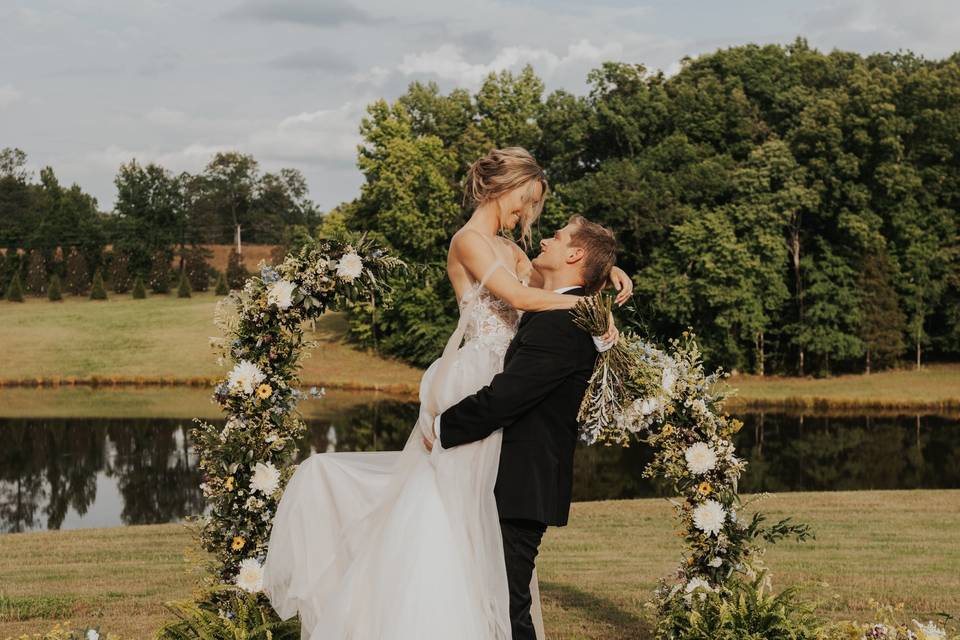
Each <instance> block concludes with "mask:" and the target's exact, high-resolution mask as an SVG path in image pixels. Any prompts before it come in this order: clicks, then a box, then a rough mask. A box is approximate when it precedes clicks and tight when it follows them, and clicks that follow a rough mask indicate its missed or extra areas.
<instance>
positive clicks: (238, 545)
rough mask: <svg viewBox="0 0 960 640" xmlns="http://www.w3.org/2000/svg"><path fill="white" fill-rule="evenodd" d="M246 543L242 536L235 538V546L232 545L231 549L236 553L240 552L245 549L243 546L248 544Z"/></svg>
mask: <svg viewBox="0 0 960 640" xmlns="http://www.w3.org/2000/svg"><path fill="white" fill-rule="evenodd" d="M246 542H247V541H246V540H244V539H243V537H242V536H234V538H233V544H231V545H230V548H231V549H233V550H234V551H240V549H243V545H244V544H246Z"/></svg>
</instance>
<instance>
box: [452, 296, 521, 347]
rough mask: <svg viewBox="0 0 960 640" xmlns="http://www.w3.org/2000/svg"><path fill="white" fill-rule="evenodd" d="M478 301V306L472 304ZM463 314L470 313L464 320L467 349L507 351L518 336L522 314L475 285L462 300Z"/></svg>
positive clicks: (461, 309)
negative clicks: (478, 348)
mask: <svg viewBox="0 0 960 640" xmlns="http://www.w3.org/2000/svg"><path fill="white" fill-rule="evenodd" d="M474 300H476V304H471V303H472V302H473V301H474ZM460 313H461V314H464V313H466V314H469V315H468V316H467V317H466V318H464V319H465V320H466V326H465V329H464V346H467V345H468V344H469V345H472V346H477V347H482V348H486V349H492V350H496V351H503V352H505V351H506V350H507V345H509V344H510V341H511V340H513V336H514V335H515V334H516V333H517V326H518V325H519V324H520V314H521V313H522V312H520V311H517V310H516V309H514V308H513V307H511V306H510V305H509V304H507V303H506V302H504V301H503V300H501V299H500V298H498V297H496V296H495V295H493V293H491V292H490V290H489V289H487V288H486V287H485V286H483V285H482V284H480V283H479V282H475V283H473V284H472V285H471V286H470V289H468V290H467V292H466V293H465V294H464V296H463V298H461V300H460Z"/></svg>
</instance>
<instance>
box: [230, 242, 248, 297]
mask: <svg viewBox="0 0 960 640" xmlns="http://www.w3.org/2000/svg"><path fill="white" fill-rule="evenodd" d="M248 277H250V273H249V272H248V271H247V268H246V267H244V266H243V259H242V258H241V256H240V254H239V253H237V250H236V249H231V250H230V257H229V258H228V259H227V285H228V286H229V287H230V288H231V289H242V288H243V283H244V282H246V280H247V278H248Z"/></svg>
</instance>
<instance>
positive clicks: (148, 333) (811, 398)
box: [0, 292, 960, 411]
mask: <svg viewBox="0 0 960 640" xmlns="http://www.w3.org/2000/svg"><path fill="white" fill-rule="evenodd" d="M217 299H218V298H217V296H215V295H214V294H213V293H211V292H207V293H197V294H194V296H193V297H192V298H186V299H180V298H177V297H176V296H174V295H172V294H171V295H155V296H150V297H148V298H147V299H146V300H133V299H132V298H131V297H130V296H129V295H124V296H117V295H112V296H111V297H110V299H109V300H106V301H91V300H88V299H86V298H79V297H74V296H67V297H66V298H65V299H64V301H63V302H60V303H51V302H49V301H47V300H46V299H41V298H33V297H30V298H28V299H27V302H25V303H23V304H16V303H11V302H6V301H0V316H2V318H3V322H0V353H2V354H4V357H5V360H4V362H3V368H2V370H0V383H4V382H6V383H7V384H9V383H10V382H11V381H20V382H27V383H35V382H36V381H38V380H45V381H46V382H47V383H51V382H54V381H55V380H57V379H60V380H61V381H62V380H63V379H65V378H69V377H71V376H72V377H76V378H80V379H84V378H85V379H91V378H98V379H99V380H100V381H101V382H103V383H107V384H109V383H111V382H136V381H138V380H139V381H141V382H150V381H153V382H157V381H166V382H172V381H175V380H181V381H183V380H193V381H194V382H195V383H200V384H209V382H210V380H211V379H214V378H216V377H219V376H222V375H223V374H224V373H225V370H224V368H223V367H220V366H218V365H217V364H216V362H215V357H214V355H213V352H212V351H211V349H210V347H209V343H208V339H209V337H210V336H215V335H216V332H217V329H216V327H215V326H214V324H213V309H214V305H215V303H216V301H217ZM316 329H317V330H316V331H315V332H309V333H308V337H309V338H311V339H316V340H319V341H321V342H322V343H323V344H322V346H321V347H319V348H318V349H317V350H316V351H315V352H313V353H310V354H308V355H307V357H305V359H304V360H303V371H302V375H301V379H302V380H303V381H304V382H305V383H310V384H324V385H327V386H340V387H344V388H360V389H392V390H394V391H398V392H405V393H408V394H409V393H412V392H414V391H415V390H416V388H417V385H418V383H419V381H420V376H421V374H422V372H421V371H420V370H419V369H416V368H414V367H410V366H407V365H405V364H403V363H401V362H398V361H396V360H391V359H385V358H381V357H378V356H376V355H374V354H372V353H368V352H366V351H362V350H358V349H356V348H354V347H353V346H351V345H348V344H347V343H346V341H345V338H344V335H345V333H346V330H347V325H346V320H345V318H344V317H343V316H342V315H341V314H335V313H332V314H327V315H326V316H324V317H323V318H321V319H320V320H319V321H318V322H317V325H316ZM729 383H730V385H731V386H733V387H735V388H737V389H738V394H737V396H736V397H735V398H733V399H732V400H731V403H730V406H731V408H733V407H740V408H744V407H756V408H766V407H771V408H772V407H784V406H791V407H797V408H802V409H811V408H832V409H844V408H851V409H863V408H869V409H873V410H881V409H906V408H925V409H932V410H938V411H943V410H955V409H958V408H960V364H941V365H930V366H926V367H924V368H923V369H922V370H920V371H914V370H913V369H905V370H897V371H885V372H880V373H875V374H872V375H869V376H864V375H844V376H836V377H833V378H826V379H815V378H786V377H757V376H745V375H740V376H736V377H734V378H731V379H730V380H729Z"/></svg>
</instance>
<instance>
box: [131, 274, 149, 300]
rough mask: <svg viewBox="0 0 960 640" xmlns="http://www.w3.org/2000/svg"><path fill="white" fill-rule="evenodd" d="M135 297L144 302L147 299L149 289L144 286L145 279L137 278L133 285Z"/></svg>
mask: <svg viewBox="0 0 960 640" xmlns="http://www.w3.org/2000/svg"><path fill="white" fill-rule="evenodd" d="M133 297H134V299H136V300H142V299H144V298H146V297H147V288H146V287H145V286H143V278H141V277H140V276H137V279H136V280H135V281H134V283H133Z"/></svg>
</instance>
